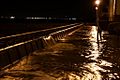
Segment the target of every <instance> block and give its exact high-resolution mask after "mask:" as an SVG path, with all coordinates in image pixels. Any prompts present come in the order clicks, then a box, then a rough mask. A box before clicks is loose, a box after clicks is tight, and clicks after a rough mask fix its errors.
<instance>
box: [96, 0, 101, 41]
mask: <svg viewBox="0 0 120 80" xmlns="http://www.w3.org/2000/svg"><path fill="white" fill-rule="evenodd" d="M100 2H101V1H100V0H96V1H95V5H96V7H95V10H96V24H97V26H98V32H97V39H98V40H99V35H100V39H101V29H100V26H99V5H100Z"/></svg>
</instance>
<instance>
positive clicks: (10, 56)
mask: <svg viewBox="0 0 120 80" xmlns="http://www.w3.org/2000/svg"><path fill="white" fill-rule="evenodd" d="M82 25H83V24H79V23H75V24H70V25H66V26H60V27H56V28H51V29H46V30H38V31H33V32H26V33H22V34H16V35H11V36H6V37H1V38H0V41H1V42H5V46H3V47H2V48H0V69H1V70H3V69H5V68H8V67H9V66H11V65H13V64H14V63H16V62H18V61H19V60H20V59H22V58H23V57H24V56H28V55H29V54H30V53H32V52H33V51H35V50H38V49H41V48H45V47H46V46H45V45H44V44H45V43H44V41H45V39H48V37H51V36H52V39H54V40H55V41H57V40H59V39H60V38H62V37H64V36H66V35H67V34H69V33H70V32H72V31H74V30H76V29H78V28H79V27H80V26H82Z"/></svg>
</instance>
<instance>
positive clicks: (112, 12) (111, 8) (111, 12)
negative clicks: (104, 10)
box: [109, 0, 116, 21]
mask: <svg viewBox="0 0 120 80" xmlns="http://www.w3.org/2000/svg"><path fill="white" fill-rule="evenodd" d="M115 7H116V0H110V1H109V21H113V18H114V15H115Z"/></svg>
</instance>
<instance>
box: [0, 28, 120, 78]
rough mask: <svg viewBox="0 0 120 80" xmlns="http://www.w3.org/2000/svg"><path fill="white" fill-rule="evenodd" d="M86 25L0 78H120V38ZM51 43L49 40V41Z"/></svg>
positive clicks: (30, 57)
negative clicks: (98, 34) (100, 35)
mask: <svg viewBox="0 0 120 80" xmlns="http://www.w3.org/2000/svg"><path fill="white" fill-rule="evenodd" d="M101 34H102V37H101V40H100V39H99V40H98V39H97V27H96V26H82V27H80V29H78V30H77V31H76V32H74V33H70V34H69V36H67V37H65V38H63V39H61V40H59V42H58V43H57V44H55V45H53V46H51V47H49V48H47V49H43V50H38V51H35V52H33V53H32V54H31V55H29V57H27V58H26V59H24V60H22V61H21V62H20V63H18V64H17V65H15V66H14V67H12V68H11V69H7V70H6V71H5V73H4V74H3V76H2V77H1V78H0V80H119V79H120V43H119V41H120V37H119V36H115V35H109V33H108V32H106V31H102V33H101ZM48 44H49V43H48Z"/></svg>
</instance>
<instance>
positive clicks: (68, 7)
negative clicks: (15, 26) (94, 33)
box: [0, 0, 94, 18]
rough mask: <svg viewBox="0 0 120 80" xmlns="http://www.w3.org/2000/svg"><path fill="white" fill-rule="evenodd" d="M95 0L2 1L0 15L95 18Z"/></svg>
mask: <svg viewBox="0 0 120 80" xmlns="http://www.w3.org/2000/svg"><path fill="white" fill-rule="evenodd" d="M93 1H94V0H2V1H1V3H0V10H1V11H0V15H17V16H75V17H82V18H89V17H91V18H93V17H94V7H93Z"/></svg>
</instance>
